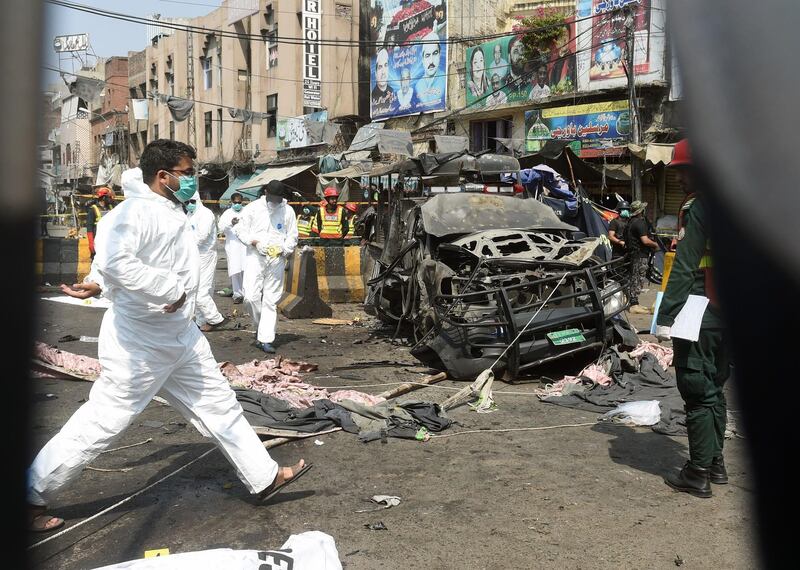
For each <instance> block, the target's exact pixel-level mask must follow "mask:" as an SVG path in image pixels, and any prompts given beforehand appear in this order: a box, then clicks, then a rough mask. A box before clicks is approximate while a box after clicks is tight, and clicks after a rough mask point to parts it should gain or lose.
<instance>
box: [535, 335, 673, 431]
mask: <svg viewBox="0 0 800 570" xmlns="http://www.w3.org/2000/svg"><path fill="white" fill-rule="evenodd" d="M671 365H672V349H671V348H668V347H665V346H662V345H659V344H656V343H640V344H639V345H637V346H636V347H635V348H634V349H633V350H631V351H625V350H624V349H623V347H622V346H613V347H610V348H608V349H607V350H606V351H605V352H604V353H603V354H602V355H601V356H600V358H599V359H598V361H597V362H595V363H593V364H590V365H589V366H587V367H586V368H584V369H583V370H582V371H581V372H579V373H578V374H577V375H576V376H565V377H564V378H562V379H561V380H559V381H558V382H555V383H553V384H549V385H547V386H545V387H544V388H542V389H539V390H537V391H536V393H537V395H538V396H539V399H540V400H541V401H543V402H547V403H549V404H556V405H558V406H564V407H567V408H575V409H579V410H586V411H589V412H608V411H610V410H612V409H614V408H616V407H617V406H618V405H619V404H622V403H625V402H638V401H643V400H657V401H658V402H659V404H660V407H661V421H660V422H658V423H657V424H656V425H654V426H653V427H652V429H653V431H655V432H657V433H662V434H666V435H686V413H685V411H684V407H683V399H682V398H681V395H680V393H679V392H678V386H677V383H676V381H675V376H674V375H673V374H671V373H670V372H669V371H668V370H667V369H668V368H669V367H670V366H671Z"/></svg>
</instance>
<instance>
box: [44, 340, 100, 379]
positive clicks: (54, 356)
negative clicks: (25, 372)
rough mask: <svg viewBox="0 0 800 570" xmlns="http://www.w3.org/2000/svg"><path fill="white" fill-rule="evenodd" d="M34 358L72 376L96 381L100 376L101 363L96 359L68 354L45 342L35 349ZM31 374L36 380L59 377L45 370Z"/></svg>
mask: <svg viewBox="0 0 800 570" xmlns="http://www.w3.org/2000/svg"><path fill="white" fill-rule="evenodd" d="M34 358H35V359H37V360H41V361H42V362H45V363H47V364H51V365H53V366H58V367H59V368H62V369H64V370H65V371H67V372H69V373H71V374H74V375H76V376H80V377H82V378H86V379H87V380H95V379H97V377H98V376H100V361H99V360H97V359H96V358H92V357H90V356H83V355H81V354H73V353H71V352H66V351H64V350H61V349H59V348H58V347H56V346H50V345H49V344H45V343H43V342H37V343H36V345H35V347H34ZM31 373H32V374H33V376H34V377H36V378H57V377H59V375H58V374H57V373H56V372H52V371H49V370H44V369H33V370H31Z"/></svg>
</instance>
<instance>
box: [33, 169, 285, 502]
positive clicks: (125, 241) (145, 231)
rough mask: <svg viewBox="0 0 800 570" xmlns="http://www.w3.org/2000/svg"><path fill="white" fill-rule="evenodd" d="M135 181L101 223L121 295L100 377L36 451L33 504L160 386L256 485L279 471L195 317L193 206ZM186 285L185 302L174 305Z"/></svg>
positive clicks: (102, 262)
mask: <svg viewBox="0 0 800 570" xmlns="http://www.w3.org/2000/svg"><path fill="white" fill-rule="evenodd" d="M135 184H136V185H137V186H138V190H137V191H135V192H133V193H129V192H127V191H126V193H125V195H126V199H125V201H124V202H123V203H122V204H120V205H119V206H117V207H116V208H114V209H113V210H112V211H110V212H109V213H108V214H107V215H106V218H105V219H104V220H103V223H102V224H100V225H99V226H98V234H97V241H96V243H97V255H96V257H95V259H94V267H95V269H96V271H97V272H98V273H99V274H100V276H101V277H102V280H103V289H104V293H105V295H106V296H107V297H108V298H109V299H111V301H112V306H111V308H110V309H108V310H107V311H106V314H105V315H104V317H103V322H102V324H101V326H100V335H99V339H100V341H99V346H98V356H99V359H100V365H101V367H102V371H101V374H100V378H99V379H98V380H97V381H96V382H95V383H94V385H93V386H92V389H91V392H90V394H89V399H88V401H87V402H86V403H85V404H83V406H81V407H80V408H79V409H78V411H77V412H75V414H73V416H72V417H71V418H70V419H69V421H67V423H66V425H64V427H63V428H62V429H61V431H60V432H59V433H58V434H57V435H56V436H55V437H54V438H53V439H51V440H50V441H49V442H48V443H47V444H46V445H45V446H44V448H42V450H41V451H40V452H39V454H38V455H37V456H36V458H35V459H34V461H33V464H32V465H31V468H30V471H29V482H28V484H29V492H28V500H29V502H30V504H32V505H44V504H46V502H47V500H48V499H49V498H51V497H52V496H53V494H54V493H55V492H56V491H58V490H59V489H60V488H62V487H63V486H64V485H66V484H67V483H69V482H70V481H72V480H73V479H75V478H76V477H77V476H78V475H79V474H80V473H81V471H82V469H83V468H84V466H85V465H87V464H88V463H90V462H91V461H92V460H94V459H95V458H96V457H97V456H98V455H99V454H100V452H101V451H103V450H104V449H106V448H107V447H108V446H109V445H111V444H112V442H113V441H114V439H115V438H116V437H117V436H118V435H119V434H120V433H121V432H122V431H123V430H124V429H125V428H126V427H127V426H128V425H129V424H130V422H131V421H132V420H133V419H134V418H135V417H136V416H137V415H138V414H139V413H140V412H141V411H142V410H143V409H144V408H145V406H147V404H148V403H149V402H150V400H151V399H152V398H153V396H155V395H156V394H159V395H161V396H162V397H164V398H166V399H167V400H168V401H169V403H170V404H171V405H172V406H173V407H174V408H175V409H177V410H178V411H180V412H181V413H182V414H183V415H184V417H186V418H187V419H188V420H189V421H190V422H191V423H192V425H194V426H195V427H196V428H197V429H198V430H199V431H200V432H201V433H202V434H203V435H205V436H207V437H211V438H212V439H213V440H214V441H215V443H216V444H217V445H218V446H219V447H220V449H221V450H222V452H223V453H224V454H225V456H226V457H227V458H228V460H229V461H230V462H231V463H232V464H233V466H234V467H235V469H236V472H237V474H238V475H239V477H240V479H241V480H242V481H243V482H244V484H245V486H246V487H247V488H248V489H249V490H250V492H251V493H257V492H259V491H261V490H263V489H265V488H266V487H267V486H269V485H270V484H271V483H272V482H273V480H274V479H275V477H276V476H277V474H278V465H277V463H275V461H273V460H272V458H271V457H270V456H269V454H268V453H267V451H266V449H264V446H263V445H262V443H261V441H260V440H259V439H258V436H257V435H256V434H255V432H254V431H253V428H252V427H251V426H250V424H248V422H247V420H246V419H245V418H244V415H243V414H242V408H241V406H240V405H239V403H238V402H237V401H236V396H235V395H234V392H233V390H232V389H231V388H230V386H229V384H228V383H227V381H226V380H225V378H224V377H223V376H222V374H221V373H220V371H219V368H218V366H217V362H216V361H215V359H214V356H213V355H212V353H211V348H210V347H209V344H208V341H207V340H206V338H205V336H203V334H202V333H201V332H200V331H199V330H198V328H197V327H196V326H195V325H194V323H193V322H192V316H193V315H194V312H195V298H196V296H197V288H198V282H199V273H200V271H199V267H200V262H199V259H198V251H197V245H196V243H195V238H194V233H193V232H192V228H191V226H190V224H189V221H188V219H187V217H186V214H184V212H183V210H182V208H181V206H179V205H178V204H176V203H173V202H172V201H170V200H168V199H166V198H163V197H162V196H159V195H157V194H156V193H154V192H152V191H151V190H150V188H149V187H147V186H146V185H145V184H144V183H143V182H141V179H139V180H136V181H135ZM184 294H185V295H186V300H185V302H184V304H183V306H181V307H180V308H179V309H178V310H177V311H175V312H174V313H165V312H164V306H165V305H169V304H173V303H175V302H177V301H178V300H179V299H180V298H181V297H182V295H184Z"/></svg>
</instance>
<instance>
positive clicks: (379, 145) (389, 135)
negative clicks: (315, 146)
mask: <svg viewBox="0 0 800 570" xmlns="http://www.w3.org/2000/svg"><path fill="white" fill-rule="evenodd" d="M413 148H414V147H413V143H412V142H411V133H409V132H408V131H392V130H389V129H382V128H376V127H375V126H374V125H372V124H370V125H366V126H363V127H361V128H360V129H358V132H357V133H356V136H355V137H354V138H353V142H352V143H350V148H349V149H347V152H348V153H349V152H353V151H358V150H372V149H378V152H380V153H381V154H399V155H402V156H412V154H413V152H414V151H413Z"/></svg>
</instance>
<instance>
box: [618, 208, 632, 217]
mask: <svg viewBox="0 0 800 570" xmlns="http://www.w3.org/2000/svg"><path fill="white" fill-rule="evenodd" d="M619 216H620V217H621V218H630V217H631V213H630V211H628V210H622V211H621V212H620V213H619Z"/></svg>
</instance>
